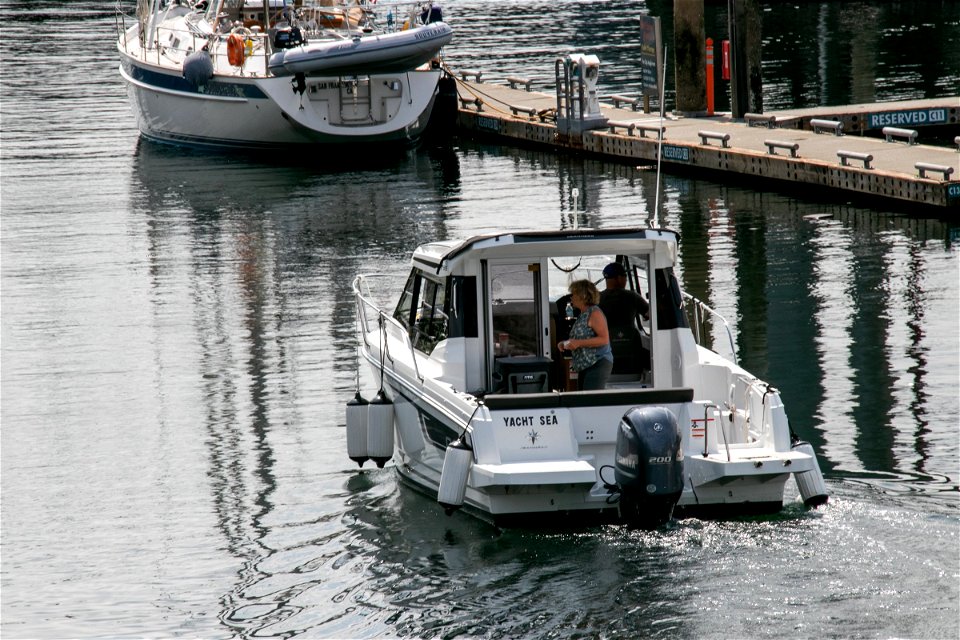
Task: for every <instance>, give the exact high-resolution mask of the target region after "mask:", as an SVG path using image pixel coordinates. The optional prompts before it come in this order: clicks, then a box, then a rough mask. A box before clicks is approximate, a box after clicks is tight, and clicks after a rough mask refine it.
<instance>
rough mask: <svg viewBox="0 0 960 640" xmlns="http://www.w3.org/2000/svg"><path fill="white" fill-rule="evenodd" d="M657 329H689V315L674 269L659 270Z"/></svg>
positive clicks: (657, 271) (657, 274) (657, 277)
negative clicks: (685, 310) (686, 311)
mask: <svg viewBox="0 0 960 640" xmlns="http://www.w3.org/2000/svg"><path fill="white" fill-rule="evenodd" d="M656 280H657V288H656V295H657V329H664V330H666V329H677V328H678V327H688V326H690V325H689V324H687V315H686V313H685V312H684V309H683V294H682V293H681V291H680V283H678V282H677V277H676V276H675V275H673V268H672V267H670V268H667V269H657V270H656Z"/></svg>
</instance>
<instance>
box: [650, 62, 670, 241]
mask: <svg viewBox="0 0 960 640" xmlns="http://www.w3.org/2000/svg"><path fill="white" fill-rule="evenodd" d="M668 49H669V47H667V46H666V45H664V47H663V78H662V79H661V80H660V136H659V140H658V142H657V185H656V195H655V196H654V200H653V211H652V212H651V213H650V217H649V218H647V226H651V227H652V226H653V222H654V220H653V219H654V217H655V216H656V215H657V214H658V213H659V212H660V164H661V162H662V161H663V111H664V104H663V94H664V92H665V91H666V88H667V50H668Z"/></svg>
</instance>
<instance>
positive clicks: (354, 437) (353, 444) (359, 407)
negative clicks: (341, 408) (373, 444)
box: [347, 390, 370, 467]
mask: <svg viewBox="0 0 960 640" xmlns="http://www.w3.org/2000/svg"><path fill="white" fill-rule="evenodd" d="M369 406H370V403H369V402H367V401H366V400H364V398H363V396H361V395H360V391H359V390H358V391H357V395H355V396H354V397H353V400H351V401H350V402H348V403H347V456H348V457H349V458H350V459H351V460H353V461H354V462H356V463H357V464H358V465H360V466H361V467H362V466H363V463H364V462H366V461H367V460H369V459H370V456H369V455H368V451H367V415H368V408H369Z"/></svg>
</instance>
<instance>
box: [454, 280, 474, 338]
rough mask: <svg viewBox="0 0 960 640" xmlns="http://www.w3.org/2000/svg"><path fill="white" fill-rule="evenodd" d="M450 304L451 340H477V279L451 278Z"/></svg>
mask: <svg viewBox="0 0 960 640" xmlns="http://www.w3.org/2000/svg"><path fill="white" fill-rule="evenodd" d="M447 282H448V284H449V286H448V294H447V299H448V304H447V305H446V311H447V316H448V319H449V322H448V325H447V336H448V337H450V338H476V337H477V336H478V335H479V332H478V331H477V279H476V278H475V277H473V276H451V277H450V278H448V280H447Z"/></svg>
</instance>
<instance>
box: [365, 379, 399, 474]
mask: <svg viewBox="0 0 960 640" xmlns="http://www.w3.org/2000/svg"><path fill="white" fill-rule="evenodd" d="M367 455H368V456H370V459H371V460H373V461H374V462H376V463H377V466H378V467H380V468H381V469H382V468H383V465H385V464H386V463H387V460H389V459H390V458H392V457H393V403H392V402H390V399H389V398H388V397H387V396H386V394H384V393H383V389H381V390H380V393H378V394H377V396H376V397H375V398H374V399H373V400H371V401H370V404H369V406H368V408H367Z"/></svg>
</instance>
